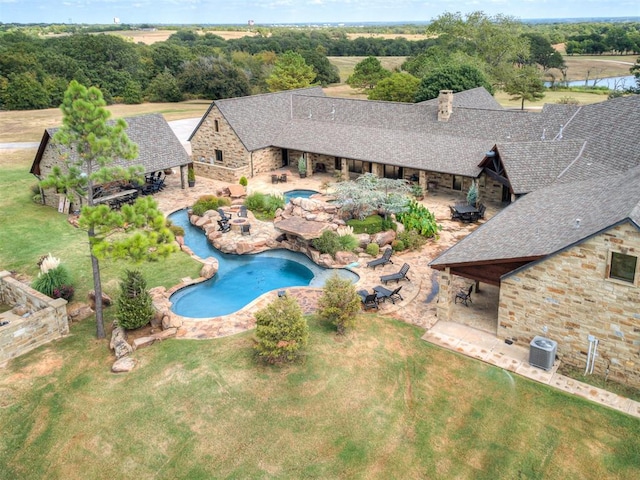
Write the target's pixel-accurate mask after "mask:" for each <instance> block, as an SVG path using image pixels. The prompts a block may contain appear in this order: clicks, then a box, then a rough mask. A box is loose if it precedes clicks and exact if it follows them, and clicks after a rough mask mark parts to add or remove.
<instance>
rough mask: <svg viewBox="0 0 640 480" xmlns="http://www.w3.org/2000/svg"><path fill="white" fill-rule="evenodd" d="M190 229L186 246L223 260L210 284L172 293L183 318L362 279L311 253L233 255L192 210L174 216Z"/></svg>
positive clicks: (174, 307)
mask: <svg viewBox="0 0 640 480" xmlns="http://www.w3.org/2000/svg"><path fill="white" fill-rule="evenodd" d="M169 218H170V219H171V221H172V222H173V224H174V225H179V226H181V227H182V228H184V232H185V236H184V241H185V244H186V245H188V246H189V248H191V250H193V253H195V254H196V255H198V256H199V257H200V258H203V259H205V258H207V257H214V258H215V259H217V260H218V264H219V268H218V273H217V274H216V275H215V276H214V277H213V278H211V279H209V280H207V281H206V282H202V283H199V284H197V285H191V286H188V287H185V288H183V289H181V290H179V291H177V292H176V293H174V294H173V295H171V302H172V303H173V305H172V306H171V310H172V311H173V312H175V313H177V314H178V315H182V316H185V317H193V318H208V317H216V316H219V315H227V314H229V313H233V312H236V311H238V310H240V309H241V308H242V307H244V306H245V305H247V304H248V303H251V302H252V301H253V300H254V299H256V298H258V297H259V296H260V295H262V294H263V293H266V292H269V291H271V290H278V289H284V288H286V287H294V286H307V285H309V286H320V287H321V286H322V285H324V282H325V281H326V280H327V279H328V278H329V277H330V276H331V275H332V274H333V273H337V274H338V275H339V276H340V277H342V278H348V279H349V280H351V281H352V282H356V281H357V280H358V278H359V277H358V275H356V274H355V273H353V272H351V271H349V270H346V269H327V268H322V267H319V266H318V265H316V264H315V263H313V262H312V261H311V260H309V258H307V256H306V255H303V254H301V253H296V252H290V251H288V250H270V251H267V252H264V253H259V254H256V255H230V254H225V253H220V252H219V251H218V250H216V249H215V248H213V246H212V245H211V244H210V243H209V241H208V240H207V238H206V237H205V235H204V232H203V231H202V230H200V229H199V228H198V227H194V226H193V225H191V223H190V222H189V218H188V216H187V212H186V210H180V211H178V212H175V213H173V214H171V215H170V216H169Z"/></svg>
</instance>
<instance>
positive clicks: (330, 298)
mask: <svg viewBox="0 0 640 480" xmlns="http://www.w3.org/2000/svg"><path fill="white" fill-rule="evenodd" d="M359 311H360V297H359V295H358V293H357V292H356V288H355V287H354V286H353V283H351V282H350V281H349V280H347V279H345V278H340V277H338V276H337V275H335V274H334V275H332V276H331V277H330V278H329V279H328V280H327V281H326V283H325V285H324V288H323V289H322V296H321V297H320V298H319V300H318V314H319V315H320V317H321V318H322V319H324V320H326V321H328V322H331V323H332V324H333V325H335V326H336V328H337V330H338V334H340V335H342V334H344V332H345V330H347V329H348V328H353V326H354V325H355V322H356V318H357V313H358V312H359Z"/></svg>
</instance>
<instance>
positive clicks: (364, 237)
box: [354, 233, 371, 248]
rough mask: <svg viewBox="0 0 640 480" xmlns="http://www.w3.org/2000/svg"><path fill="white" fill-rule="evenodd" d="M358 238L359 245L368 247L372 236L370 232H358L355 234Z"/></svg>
mask: <svg viewBox="0 0 640 480" xmlns="http://www.w3.org/2000/svg"><path fill="white" fill-rule="evenodd" d="M354 237H356V238H357V239H358V246H360V247H362V248H367V245H369V244H370V243H371V237H370V236H369V234H368V233H358V234H356V235H354Z"/></svg>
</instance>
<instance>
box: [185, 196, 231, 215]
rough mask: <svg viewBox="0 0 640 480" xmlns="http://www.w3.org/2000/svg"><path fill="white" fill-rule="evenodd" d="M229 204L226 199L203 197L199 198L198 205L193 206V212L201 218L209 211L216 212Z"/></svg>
mask: <svg viewBox="0 0 640 480" xmlns="http://www.w3.org/2000/svg"><path fill="white" fill-rule="evenodd" d="M228 204H229V202H228V200H226V199H224V198H218V197H216V196H215V195H203V196H201V197H200V198H198V200H197V201H196V203H194V204H193V207H191V210H192V211H193V214H194V215H198V216H199V217H201V216H202V215H204V213H205V212H206V211H208V210H215V209H216V208H218V207H220V206H222V205H228Z"/></svg>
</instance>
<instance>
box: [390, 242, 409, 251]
mask: <svg viewBox="0 0 640 480" xmlns="http://www.w3.org/2000/svg"><path fill="white" fill-rule="evenodd" d="M391 248H393V251H394V252H402V251H403V250H405V249H406V247H405V245H404V242H403V241H402V240H394V241H393V242H391Z"/></svg>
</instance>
